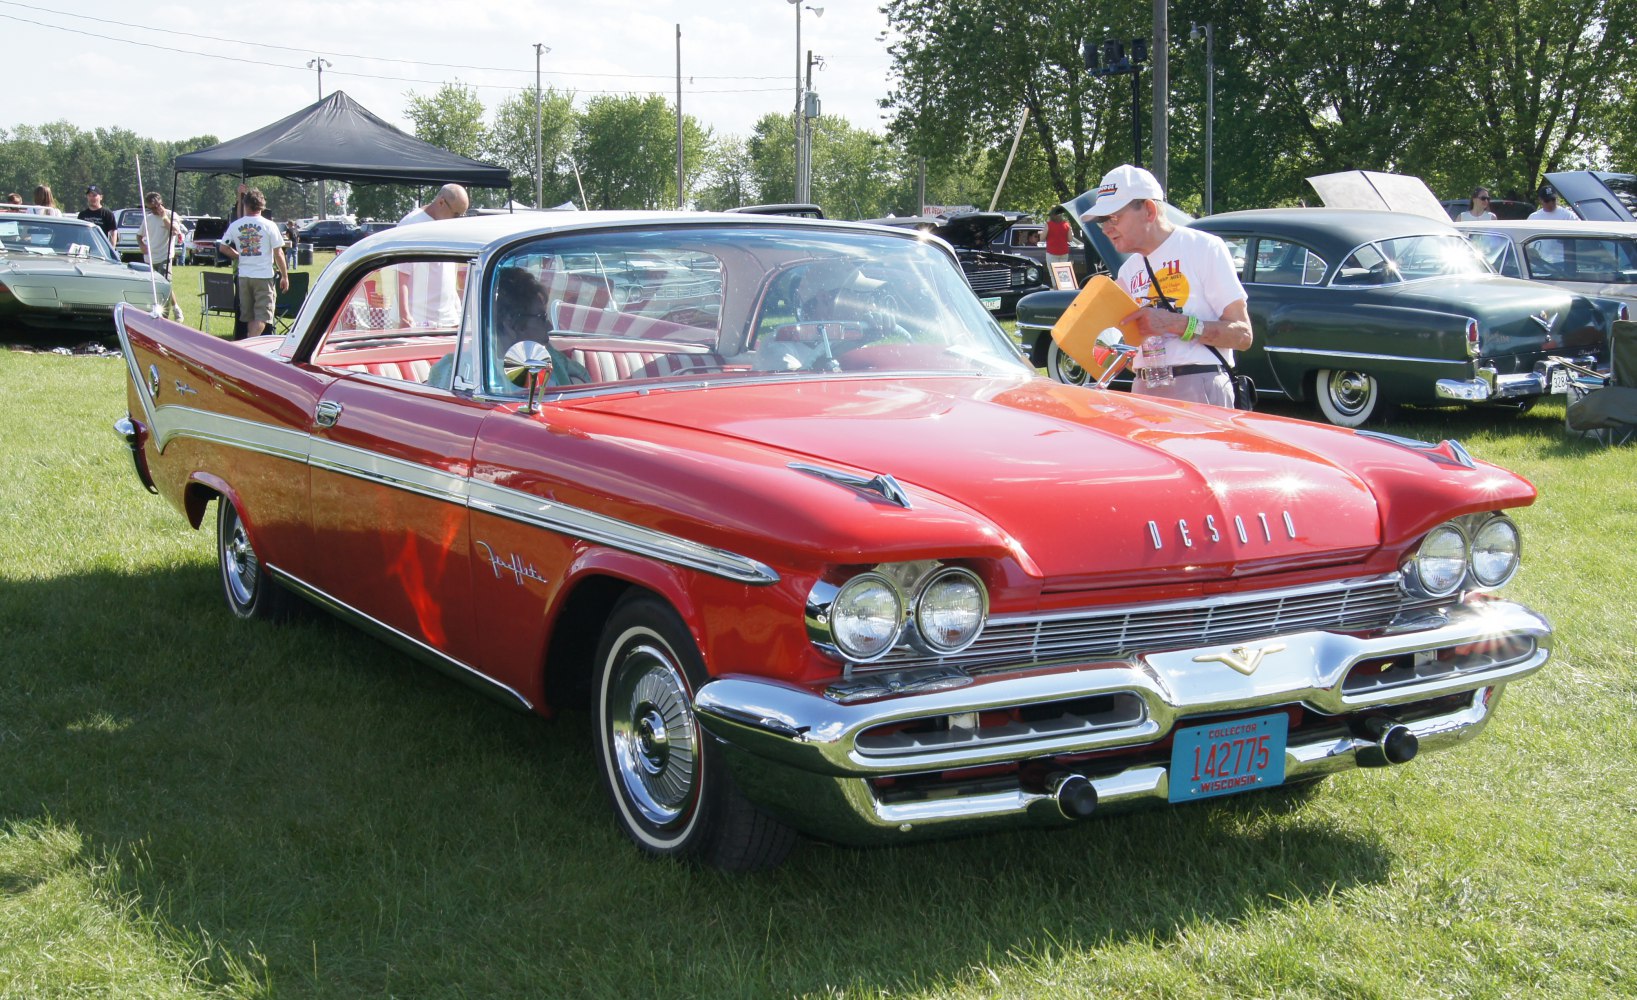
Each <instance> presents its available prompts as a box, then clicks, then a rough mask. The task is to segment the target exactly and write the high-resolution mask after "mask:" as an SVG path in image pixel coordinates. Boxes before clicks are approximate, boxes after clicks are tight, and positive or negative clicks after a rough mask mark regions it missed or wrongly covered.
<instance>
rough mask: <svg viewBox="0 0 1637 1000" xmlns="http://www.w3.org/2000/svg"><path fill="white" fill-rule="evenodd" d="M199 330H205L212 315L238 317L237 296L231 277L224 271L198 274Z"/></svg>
mask: <svg viewBox="0 0 1637 1000" xmlns="http://www.w3.org/2000/svg"><path fill="white" fill-rule="evenodd" d="M199 300H200V301H199V329H201V330H207V329H208V327H207V325H206V324H207V320H208V318H209V317H210V316H211V315H212V314H215V315H218V316H228V317H234V316H237V315H238V295H237V289H236V288H235V286H234V281H233V275H232V274H231V273H229V272H226V271H200V272H199Z"/></svg>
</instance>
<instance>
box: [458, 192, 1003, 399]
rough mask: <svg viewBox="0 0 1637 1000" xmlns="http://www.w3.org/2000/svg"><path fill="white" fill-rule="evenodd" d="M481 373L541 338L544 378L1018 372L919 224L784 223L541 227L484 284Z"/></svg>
mask: <svg viewBox="0 0 1637 1000" xmlns="http://www.w3.org/2000/svg"><path fill="white" fill-rule="evenodd" d="M484 296H485V299H484V301H485V304H486V308H485V324H484V336H485V339H486V342H487V344H486V350H485V351H484V357H485V363H484V373H483V378H482V381H483V383H484V389H485V390H486V391H489V392H492V393H501V394H512V393H515V392H518V391H520V390H517V389H516V387H515V386H514V385H513V384H512V383H511V382H510V381H509V380H507V379H506V378H505V376H504V374H503V372H502V364H501V359H502V358H503V356H504V355H505V352H506V350H507V348H509V347H510V346H512V345H513V344H515V343H518V342H520V341H534V342H537V343H541V344H545V345H546V346H547V347H548V348H549V349H550V351H551V352H552V358H553V362H554V366H555V369H556V370H555V371H554V374H553V375H552V377H551V383H552V384H554V385H574V384H597V383H608V382H637V381H644V380H653V379H672V380H674V379H679V378H685V379H699V378H708V379H712V380H718V379H732V378H742V377H758V378H765V377H769V376H784V375H797V374H799V375H803V376H806V377H811V376H812V375H813V374H814V373H817V374H823V375H830V374H841V373H858V372H870V373H875V374H895V373H896V374H907V373H917V374H925V373H928V372H947V373H998V372H1005V373H1008V374H1019V373H1023V374H1028V373H1029V371H1030V369H1029V368H1028V367H1027V366H1026V365H1024V364H1023V363H1022V362H1021V361H1020V360H1019V359H1018V357H1017V354H1016V352H1015V350H1014V349H1013V348H1012V347H1011V345H1010V343H1009V341H1008V340H1007V338H1006V335H1005V333H1004V332H1003V331H1002V330H1001V328H1000V327H999V326H998V325H997V324H996V323H995V321H994V320H993V319H992V318H991V317H990V315H989V312H988V310H986V309H984V307H983V306H982V304H981V303H979V301H978V299H977V298H976V296H974V295H973V293H972V290H971V289H970V288H969V287H968V286H967V284H966V281H965V279H964V278H963V277H962V276H961V272H960V270H959V268H958V267H957V265H956V264H955V262H954V261H953V260H951V259H950V257H949V255H948V254H947V252H946V251H943V250H941V249H939V248H938V247H936V246H935V245H933V244H930V243H928V242H926V241H924V240H922V239H920V238H917V237H914V236H899V235H895V234H888V233H875V232H869V231H865V230H845V229H836V230H826V229H818V228H806V227H803V228H794V227H782V226H756V225H746V226H720V227H672V228H664V229H650V230H615V231H609V232H601V233H590V234H569V235H565V236H558V237H545V238H542V239H539V240H536V241H535V242H532V243H529V244H525V245H523V246H521V247H518V248H516V249H514V250H512V251H510V252H508V253H507V254H506V255H505V256H504V257H502V258H501V259H499V260H498V261H497V262H496V264H495V266H494V267H493V268H492V269H491V271H490V273H489V275H488V277H487V279H486V281H485V286H484Z"/></svg>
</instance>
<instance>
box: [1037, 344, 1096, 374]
mask: <svg viewBox="0 0 1637 1000" xmlns="http://www.w3.org/2000/svg"><path fill="white" fill-rule="evenodd" d="M1046 373H1047V374H1049V375H1050V376H1051V377H1052V378H1053V379H1055V380H1056V381H1058V382H1062V383H1063V384H1064V385H1085V384H1086V383H1087V382H1090V381H1091V373H1090V372H1088V371H1086V370H1085V369H1084V368H1082V367H1080V362H1078V361H1076V360H1074V359H1073V358H1071V357H1069V355H1068V352H1066V351H1064V350H1063V349H1062V348H1061V347H1058V346H1057V341H1055V340H1053V341H1052V342H1051V344H1050V345H1048V346H1047V348H1046Z"/></svg>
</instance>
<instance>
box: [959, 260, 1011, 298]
mask: <svg viewBox="0 0 1637 1000" xmlns="http://www.w3.org/2000/svg"><path fill="white" fill-rule="evenodd" d="M964 270H965V271H966V283H967V284H969V285H971V286H972V290H973V291H974V292H1002V291H1005V290H1006V289H1008V288H1011V287H1012V269H1011V268H1009V267H1006V266H1004V265H984V264H968V265H967V266H966V267H965V268H964Z"/></svg>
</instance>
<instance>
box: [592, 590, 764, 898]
mask: <svg viewBox="0 0 1637 1000" xmlns="http://www.w3.org/2000/svg"><path fill="white" fill-rule="evenodd" d="M596 662H597V668H598V682H597V696H596V713H597V718H596V725H595V727H594V730H593V732H594V738H595V740H596V752H597V761H598V764H599V765H600V768H601V771H602V778H603V783H604V787H605V789H606V790H607V792H608V795H609V797H610V799H611V800H612V802H613V806H614V816H615V819H616V820H617V821H618V822H619V825H620V828H621V829H622V830H623V831H624V832H625V835H626V836H628V837H630V838H631V839H632V840H633V841H635V842H636V843H637V846H638V847H640V848H642V849H643V850H644V851H646V852H647V853H649V854H653V855H656V856H661V857H678V858H687V859H691V860H696V861H700V862H702V863H704V864H707V865H710V866H712V867H715V868H721V869H725V870H728V871H755V870H758V869H764V868H772V867H774V866H776V865H778V864H779V862H781V861H783V860H784V857H785V855H786V854H788V853H789V852H790V848H791V846H792V845H793V844H794V843H795V834H794V833H793V832H792V831H791V830H790V829H789V828H788V827H786V826H784V825H783V824H781V823H779V822H778V821H776V820H774V819H772V818H771V817H769V816H767V815H765V814H763V813H762V812H760V811H759V810H757V809H756V807H754V806H753V805H751V804H750V802H749V801H747V800H746V799H745V798H744V796H743V795H741V794H740V793H739V791H738V790H737V789H736V788H734V786H733V782H732V779H731V778H730V777H729V775H728V773H727V770H726V768H725V767H724V766H723V764H722V762H721V761H720V759H719V753H718V752H717V751H716V750H715V749H713V748H712V747H711V746H710V745H709V743H708V741H707V739H706V737H705V735H704V730H703V729H702V728H701V727H700V725H699V722H698V719H697V718H696V717H695V716H694V712H693V692H694V691H695V690H696V689H697V686H698V685H699V684H701V683H703V681H704V678H705V667H704V662H703V660H702V659H701V657H700V655H699V650H698V648H697V647H696V646H695V645H694V642H693V639H692V637H691V636H690V635H689V634H688V630H687V627H686V626H685V625H684V624H683V622H682V619H681V617H680V616H678V615H677V613H676V611H675V610H673V609H672V608H671V607H670V605H668V604H666V603H665V602H664V601H661V600H659V599H658V598H656V597H653V596H652V595H649V594H642V595H638V596H633V597H628V598H626V599H625V600H624V601H622V602H621V603H620V605H619V606H618V607H617V608H616V609H615V610H614V613H613V615H611V616H610V617H609V620H608V624H607V626H606V627H605V628H604V630H603V637H602V641H601V642H600V643H599V644H598V648H597V661H596Z"/></svg>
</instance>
